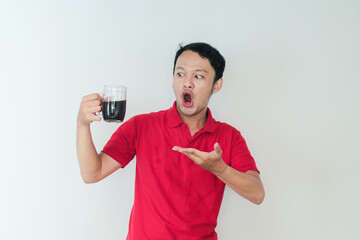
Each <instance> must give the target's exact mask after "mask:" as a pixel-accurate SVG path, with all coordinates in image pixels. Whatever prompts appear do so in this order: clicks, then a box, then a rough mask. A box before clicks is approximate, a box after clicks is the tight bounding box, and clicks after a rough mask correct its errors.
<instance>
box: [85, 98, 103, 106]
mask: <svg viewBox="0 0 360 240" xmlns="http://www.w3.org/2000/svg"><path fill="white" fill-rule="evenodd" d="M86 104H87V105H88V106H89V107H94V106H100V105H101V101H100V100H98V99H96V100H90V101H88V102H87V103H86Z"/></svg>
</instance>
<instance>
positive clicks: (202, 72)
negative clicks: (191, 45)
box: [173, 50, 222, 117]
mask: <svg viewBox="0 0 360 240" xmlns="http://www.w3.org/2000/svg"><path fill="white" fill-rule="evenodd" d="M214 78H215V70H214V68H213V67H212V66H211V64H210V62H209V60H208V59H207V58H202V57H201V56H200V55H199V54H198V53H196V52H193V51H189V50H187V51H184V52H183V53H182V54H181V55H180V56H179V58H178V59H177V62H176V65H175V72H174V81H173V89H174V92H175V96H176V107H177V110H178V111H179V114H180V116H185V117H193V116H196V115H197V114H199V113H201V112H203V111H206V110H207V106H208V103H209V100H210V96H211V95H212V94H213V93H216V92H217V91H219V90H220V88H221V85H222V79H219V80H218V81H217V82H216V83H215V85H214V86H213V82H214Z"/></svg>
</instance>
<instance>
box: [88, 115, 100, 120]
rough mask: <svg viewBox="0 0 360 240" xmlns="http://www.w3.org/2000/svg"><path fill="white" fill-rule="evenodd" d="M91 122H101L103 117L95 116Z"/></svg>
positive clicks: (91, 118)
mask: <svg viewBox="0 0 360 240" xmlns="http://www.w3.org/2000/svg"><path fill="white" fill-rule="evenodd" d="M90 120H91V121H96V122H99V121H101V117H100V116H97V115H95V114H94V115H92V116H91V117H90Z"/></svg>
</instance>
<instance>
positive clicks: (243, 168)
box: [230, 130, 260, 173]
mask: <svg viewBox="0 0 360 240" xmlns="http://www.w3.org/2000/svg"><path fill="white" fill-rule="evenodd" d="M230 166H231V167H232V168H234V169H236V170H238V171H240V172H243V173H245V172H247V171H249V170H253V171H257V172H258V173H260V172H259V170H258V168H257V167H256V163H255V161H254V158H253V157H252V156H251V153H250V151H249V149H248V147H247V144H246V142H245V139H244V138H243V137H242V136H241V134H240V132H239V131H237V130H235V131H234V132H233V141H232V146H231V158H230Z"/></svg>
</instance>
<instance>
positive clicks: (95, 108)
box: [88, 106, 101, 114]
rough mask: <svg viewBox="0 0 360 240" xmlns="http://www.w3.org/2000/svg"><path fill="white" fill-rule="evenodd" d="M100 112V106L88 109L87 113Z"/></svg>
mask: <svg viewBox="0 0 360 240" xmlns="http://www.w3.org/2000/svg"><path fill="white" fill-rule="evenodd" d="M100 111H101V106H93V107H89V108H88V112H89V113H92V114H93V113H97V112H100Z"/></svg>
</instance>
